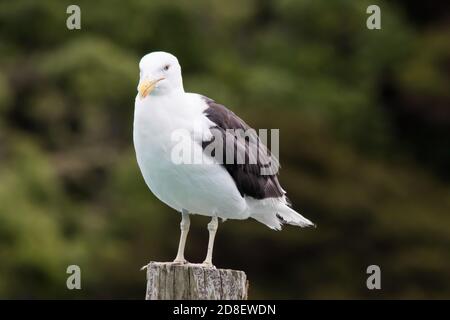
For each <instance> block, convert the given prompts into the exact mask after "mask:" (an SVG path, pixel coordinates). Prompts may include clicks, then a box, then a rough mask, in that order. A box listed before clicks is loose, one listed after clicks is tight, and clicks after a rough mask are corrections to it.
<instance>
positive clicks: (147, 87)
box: [138, 78, 164, 99]
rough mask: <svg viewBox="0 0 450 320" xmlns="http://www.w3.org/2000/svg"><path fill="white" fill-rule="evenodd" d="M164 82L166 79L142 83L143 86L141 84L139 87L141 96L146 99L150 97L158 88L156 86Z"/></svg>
mask: <svg viewBox="0 0 450 320" xmlns="http://www.w3.org/2000/svg"><path fill="white" fill-rule="evenodd" d="M161 80H164V78H160V79H157V80H144V81H142V82H141V84H139V87H138V91H139V95H140V96H141V98H142V99H143V98H145V97H146V96H148V95H149V94H150V93H151V92H152V91H153V90H154V89H155V87H156V84H157V83H158V82H159V81H161Z"/></svg>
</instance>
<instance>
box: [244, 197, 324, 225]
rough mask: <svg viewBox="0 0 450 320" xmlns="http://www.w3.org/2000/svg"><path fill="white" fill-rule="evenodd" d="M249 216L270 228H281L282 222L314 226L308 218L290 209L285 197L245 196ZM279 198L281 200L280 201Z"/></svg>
mask: <svg viewBox="0 0 450 320" xmlns="http://www.w3.org/2000/svg"><path fill="white" fill-rule="evenodd" d="M246 200H247V204H248V206H249V212H251V214H250V217H252V218H253V219H255V220H257V221H259V222H261V223H263V224H265V225H266V226H268V227H269V228H271V229H274V230H281V226H282V225H283V224H291V225H294V226H299V227H311V226H315V224H314V223H312V222H311V221H310V220H308V219H306V218H305V217H303V216H302V215H301V214H299V213H298V212H296V211H295V210H293V209H291V208H290V207H289V206H288V205H287V203H286V200H285V199H279V198H278V199H276V198H268V199H263V200H256V199H249V198H247V199H246ZM280 200H281V201H280Z"/></svg>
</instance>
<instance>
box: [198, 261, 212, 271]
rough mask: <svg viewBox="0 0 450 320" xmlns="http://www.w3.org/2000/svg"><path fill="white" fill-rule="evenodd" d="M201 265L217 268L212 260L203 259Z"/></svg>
mask: <svg viewBox="0 0 450 320" xmlns="http://www.w3.org/2000/svg"><path fill="white" fill-rule="evenodd" d="M200 265H201V266H202V267H205V268H211V269H215V268H216V266H215V265H213V264H212V262H209V261H203V262H202V263H201V264H200Z"/></svg>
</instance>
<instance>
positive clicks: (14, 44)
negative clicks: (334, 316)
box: [0, 0, 450, 299]
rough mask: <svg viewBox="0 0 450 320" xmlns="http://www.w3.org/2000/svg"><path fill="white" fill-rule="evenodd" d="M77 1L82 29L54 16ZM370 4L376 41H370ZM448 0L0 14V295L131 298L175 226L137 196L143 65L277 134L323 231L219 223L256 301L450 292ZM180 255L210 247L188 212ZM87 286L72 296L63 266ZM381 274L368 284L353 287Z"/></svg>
mask: <svg viewBox="0 0 450 320" xmlns="http://www.w3.org/2000/svg"><path fill="white" fill-rule="evenodd" d="M70 4H78V5H79V6H80V7H81V26H82V29H81V30H75V31H70V30H68V29H67V28H66V19H67V17H68V15H67V14H66V8H67V6H68V5H70ZM370 4H378V5H379V6H380V7H381V23H382V30H374V31H371V30H368V29H367V28H366V19H367V17H368V14H366V8H367V6H368V5H370ZM449 11H450V10H449V2H448V1H445V0H442V1H434V0H432V1H407V0H402V1H396V2H395V3H394V2H393V1H375V2H374V1H366V0H362V1H360V0H358V1H356V0H355V1H346V0H338V1H326V0H314V1H312V0H298V1H294V0H280V1H269V0H249V1H247V0H245V1H243V0H228V1H221V0H220V1H219V0H215V1H206V0H204V1H196V0H194V1H192V0H184V1H165V0H151V1H147V0H129V1H76V3H74V2H73V1H50V0H43V1H32V0H20V1H6V0H2V1H0V59H1V60H0V298H65V299H71V298H89V299H94V298H127V299H128V298H136V299H142V298H143V297H144V292H145V273H144V272H141V271H139V269H140V267H141V266H143V265H144V264H146V263H147V262H148V261H150V260H156V261H168V260H172V259H173V258H174V255H175V253H176V249H177V244H178V237H179V218H180V217H179V214H177V213H176V212H174V211H173V210H171V209H170V208H168V207H166V206H165V205H163V204H162V203H160V202H159V201H158V200H156V198H155V197H154V196H153V195H152V194H151V193H150V191H149V190H148V189H147V187H146V185H145V183H144V181H143V179H142V177H141V175H140V172H139V169H138V167H137V164H136V160H135V155H134V150H133V145H132V119H133V108H134V98H135V95H136V85H137V80H138V61H139V59H140V57H141V56H142V55H144V54H146V53H148V52H151V51H155V50H164V51H169V52H171V53H173V54H175V55H176V56H177V57H178V58H179V60H180V63H181V64H182V67H183V72H184V85H185V89H186V90H187V91H191V92H199V93H203V94H205V95H207V96H209V97H211V98H214V99H215V100H216V101H218V102H220V103H223V104H225V105H227V106H228V107H230V108H231V109H232V110H234V111H235V112H237V113H238V114H240V115H241V116H242V117H243V118H244V119H245V120H246V121H247V122H248V123H249V124H250V125H252V126H253V127H255V128H279V129H280V140H281V141H280V143H281V154H280V159H281V163H282V169H281V177H280V180H281V183H282V184H283V185H284V187H285V189H286V190H288V196H289V197H290V199H291V200H292V202H293V204H294V208H296V209H297V210H299V211H300V212H302V213H303V214H304V215H305V216H306V217H308V218H310V219H311V220H313V221H314V222H315V223H317V225H318V227H317V229H308V230H300V229H298V228H295V227H289V226H287V227H285V229H284V230H283V231H282V232H274V231H272V230H270V229H268V228H267V227H265V226H264V225H262V224H259V223H257V222H255V221H253V220H248V221H227V222H226V223H223V224H221V225H220V227H219V231H218V236H217V238H216V239H217V240H216V250H215V264H216V265H217V266H219V267H223V268H235V269H240V270H245V271H246V273H247V275H248V277H249V279H250V298H291V299H298V298H302V299H303V298H319V299H322V298H363V299H366V298H369V299H370V298H450V170H449V165H450V19H449V18H450V17H449ZM192 220H193V221H192V226H191V231H190V234H189V238H188V244H187V253H186V254H187V258H188V259H189V260H191V261H193V262H201V261H202V260H203V258H204V255H205V253H206V246H207V237H208V233H207V229H206V224H207V223H208V219H207V218H206V217H201V216H195V217H194V218H193V219H192ZM70 264H76V265H79V266H80V267H81V270H82V290H73V291H69V290H67V288H66V278H67V276H68V275H67V274H66V268H67V266H68V265H70ZM371 264H377V265H379V266H380V267H381V271H382V282H381V284H382V290H380V291H376V290H375V291H369V290H368V289H367V288H366V278H367V274H366V268H367V266H369V265H371Z"/></svg>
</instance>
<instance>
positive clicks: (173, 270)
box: [145, 262, 248, 300]
mask: <svg viewBox="0 0 450 320" xmlns="http://www.w3.org/2000/svg"><path fill="white" fill-rule="evenodd" d="M247 290H248V281H247V276H246V274H245V272H244V271H236V270H229V269H215V268H206V267H204V266H202V265H199V264H191V263H189V264H185V265H181V264H174V263H171V262H150V263H149V264H148V265H147V292H146V295H145V299H146V300H179V299H188V300H246V299H247Z"/></svg>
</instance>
